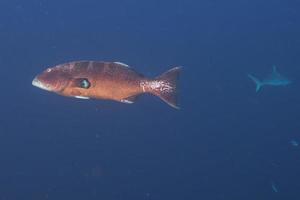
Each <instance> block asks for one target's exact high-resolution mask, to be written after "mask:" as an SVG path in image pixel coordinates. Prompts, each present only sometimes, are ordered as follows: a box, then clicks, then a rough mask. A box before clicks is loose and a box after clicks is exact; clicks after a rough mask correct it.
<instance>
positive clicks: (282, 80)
mask: <svg viewBox="0 0 300 200" xmlns="http://www.w3.org/2000/svg"><path fill="white" fill-rule="evenodd" d="M272 69H273V70H272V73H271V74H270V75H269V76H267V77H266V78H265V79H263V80H259V79H258V78H256V77H255V76H253V75H251V74H248V77H249V78H250V79H251V80H252V81H253V82H254V83H255V84H256V92H258V91H260V89H261V88H262V86H265V85H270V86H286V85H289V84H291V83H292V81H291V80H289V79H288V78H286V77H284V76H283V75H281V74H280V73H279V72H278V71H277V67H276V66H275V65H273V68H272Z"/></svg>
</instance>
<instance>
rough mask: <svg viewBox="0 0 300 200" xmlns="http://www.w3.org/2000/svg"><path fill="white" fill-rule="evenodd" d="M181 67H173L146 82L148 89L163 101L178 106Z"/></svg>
mask: <svg viewBox="0 0 300 200" xmlns="http://www.w3.org/2000/svg"><path fill="white" fill-rule="evenodd" d="M180 70H181V67H174V68H172V69H170V70H168V71H167V72H165V73H163V74H162V75H160V76H158V77H156V78H155V79H154V80H151V81H149V82H148V84H147V86H148V87H147V88H148V91H149V92H150V93H152V94H154V95H156V96H158V97H160V98H161V99H162V100H163V101H165V102H166V103H167V104H169V105H170V106H172V107H174V108H177V109H179V106H178V90H179V88H178V81H179V74H180Z"/></svg>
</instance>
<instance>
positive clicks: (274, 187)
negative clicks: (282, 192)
mask: <svg viewBox="0 0 300 200" xmlns="http://www.w3.org/2000/svg"><path fill="white" fill-rule="evenodd" d="M271 187H272V190H273V192H276V193H277V192H278V189H277V186H276V185H275V183H274V182H273V181H272V182H271Z"/></svg>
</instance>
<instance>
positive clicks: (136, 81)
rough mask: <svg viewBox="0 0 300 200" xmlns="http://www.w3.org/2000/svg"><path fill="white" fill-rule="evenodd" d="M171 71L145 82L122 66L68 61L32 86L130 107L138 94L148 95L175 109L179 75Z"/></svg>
mask: <svg viewBox="0 0 300 200" xmlns="http://www.w3.org/2000/svg"><path fill="white" fill-rule="evenodd" d="M180 71H181V67H174V68H172V69H170V70H168V71H167V72H165V73H163V74H161V75H160V76H157V77H155V78H147V77H145V76H144V75H142V74H140V73H138V72H136V71H135V70H134V69H133V68H132V67H130V66H129V65H127V64H124V63H122V62H107V61H89V60H82V61H72V62H67V63H63V64H58V65H56V66H54V67H49V68H47V69H46V70H45V71H43V72H42V73H40V74H38V75H37V76H35V77H34V79H33V81H32V85H33V86H36V87H38V88H40V89H43V90H46V91H49V92H54V93H56V94H59V95H62V96H66V97H75V98H80V99H102V100H113V101H118V102H122V103H127V104H131V103H134V102H135V101H136V99H137V97H138V96H139V95H141V94H145V93H148V94H152V95H155V96H157V97H159V98H161V99H162V100H163V101H164V102H166V103H167V104H168V105H170V106H172V107H173V108H176V109H179V105H178V93H179V87H178V82H179V75H180Z"/></svg>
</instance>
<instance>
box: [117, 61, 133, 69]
mask: <svg viewBox="0 0 300 200" xmlns="http://www.w3.org/2000/svg"><path fill="white" fill-rule="evenodd" d="M114 63H115V64H118V65H122V66H124V67H128V68H130V67H129V65H127V64H125V63H122V62H114Z"/></svg>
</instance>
